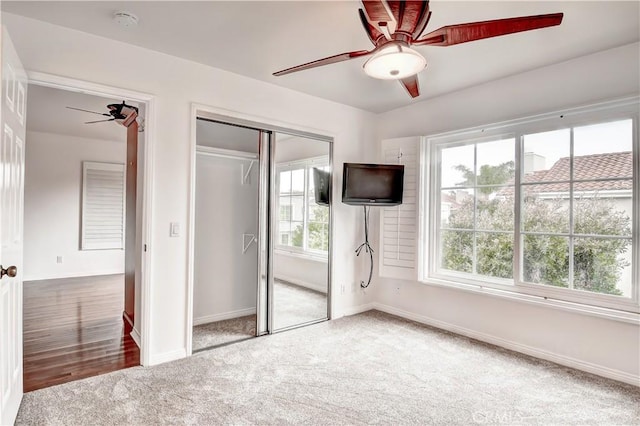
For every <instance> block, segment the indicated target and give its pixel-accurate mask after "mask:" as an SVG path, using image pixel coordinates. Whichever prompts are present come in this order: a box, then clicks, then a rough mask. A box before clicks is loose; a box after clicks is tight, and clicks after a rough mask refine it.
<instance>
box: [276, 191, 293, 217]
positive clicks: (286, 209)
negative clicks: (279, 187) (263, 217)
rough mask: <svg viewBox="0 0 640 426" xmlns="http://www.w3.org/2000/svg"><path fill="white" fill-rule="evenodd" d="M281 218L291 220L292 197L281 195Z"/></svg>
mask: <svg viewBox="0 0 640 426" xmlns="http://www.w3.org/2000/svg"><path fill="white" fill-rule="evenodd" d="M279 206H280V208H279V210H280V220H291V199H290V198H289V197H280V204H279Z"/></svg>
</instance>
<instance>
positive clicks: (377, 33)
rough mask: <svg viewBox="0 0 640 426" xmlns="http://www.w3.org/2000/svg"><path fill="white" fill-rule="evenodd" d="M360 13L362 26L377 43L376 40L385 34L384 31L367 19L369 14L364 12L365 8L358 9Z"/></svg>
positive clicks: (374, 42) (370, 38)
mask: <svg viewBox="0 0 640 426" xmlns="http://www.w3.org/2000/svg"><path fill="white" fill-rule="evenodd" d="M358 13H359V14H360V22H362V26H363V27H364V30H365V31H366V32H367V36H368V37H369V40H371V43H373V44H374V45H375V44H376V41H377V40H378V39H379V38H380V37H382V36H383V35H382V33H381V32H380V31H378V29H377V28H376V27H374V26H373V25H371V23H370V22H369V21H368V20H367V15H366V14H365V13H364V10H362V9H358Z"/></svg>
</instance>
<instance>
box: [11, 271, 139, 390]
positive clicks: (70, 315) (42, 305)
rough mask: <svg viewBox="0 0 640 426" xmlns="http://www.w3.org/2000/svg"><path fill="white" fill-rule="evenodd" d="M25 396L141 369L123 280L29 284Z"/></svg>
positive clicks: (115, 277) (26, 291)
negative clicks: (127, 319) (126, 312)
mask: <svg viewBox="0 0 640 426" xmlns="http://www.w3.org/2000/svg"><path fill="white" fill-rule="evenodd" d="M23 285H24V311H23V313H24V324H23V329H24V391H25V392H29V391H32V390H36V389H41V388H44V387H48V386H52V385H57V384H60V383H66V382H70V381H72V380H78V379H82V378H85V377H90V376H95V375H98V374H104V373H108V372H110V371H115V370H120V369H123V368H128V367H133V366H136V365H139V364H140V351H139V349H138V346H137V345H136V343H135V342H134V341H133V339H132V338H131V336H130V335H129V332H130V331H131V330H130V327H129V325H128V323H126V322H125V321H123V319H122V311H123V307H124V275H105V276H98V277H81V278H64V279H57V280H42V281H26V282H24V284H23Z"/></svg>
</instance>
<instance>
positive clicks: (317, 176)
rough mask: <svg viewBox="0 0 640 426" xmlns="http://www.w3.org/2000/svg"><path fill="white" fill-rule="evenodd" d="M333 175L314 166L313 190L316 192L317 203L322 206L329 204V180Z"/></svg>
mask: <svg viewBox="0 0 640 426" xmlns="http://www.w3.org/2000/svg"><path fill="white" fill-rule="evenodd" d="M330 181H331V175H330V174H329V172H325V171H324V170H321V169H316V168H315V167H314V168H313V190H314V193H315V198H316V204H320V205H321V206H328V205H329V182H330Z"/></svg>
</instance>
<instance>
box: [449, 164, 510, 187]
mask: <svg viewBox="0 0 640 426" xmlns="http://www.w3.org/2000/svg"><path fill="white" fill-rule="evenodd" d="M454 169H455V170H457V171H459V172H460V173H462V177H463V178H464V181H462V182H458V183H457V184H456V185H458V186H475V185H502V184H504V183H506V182H508V181H509V180H511V179H513V177H514V174H515V170H516V169H515V164H514V162H513V161H507V162H505V163H502V164H499V165H497V166H489V165H487V164H483V165H482V166H480V170H479V173H478V176H477V179H476V175H475V173H474V172H473V170H471V169H470V168H468V167H467V166H465V165H463V164H458V165H457V166H455V167H454ZM478 191H479V192H480V193H482V194H485V195H489V194H491V193H492V192H494V191H495V188H487V187H483V188H478Z"/></svg>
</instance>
